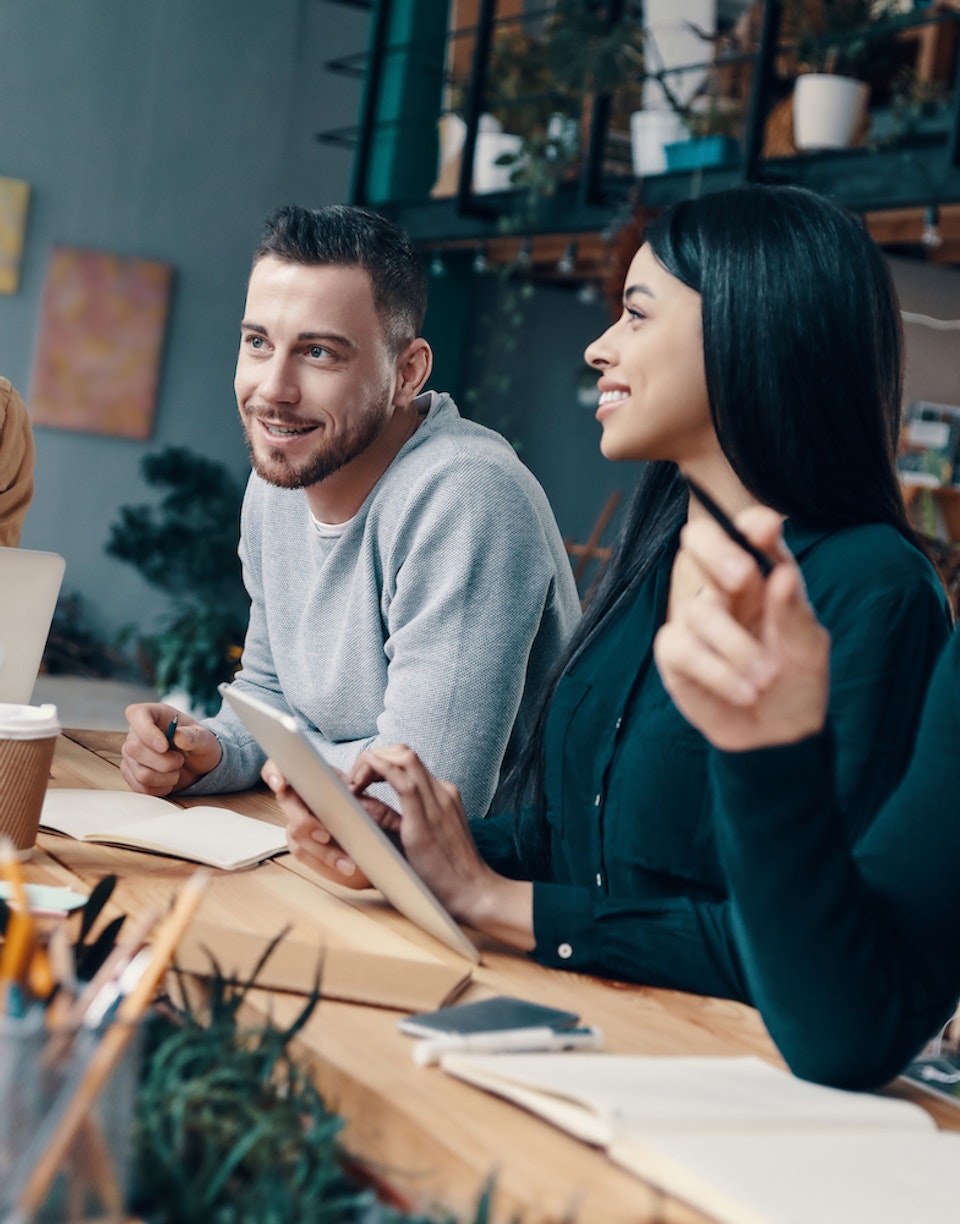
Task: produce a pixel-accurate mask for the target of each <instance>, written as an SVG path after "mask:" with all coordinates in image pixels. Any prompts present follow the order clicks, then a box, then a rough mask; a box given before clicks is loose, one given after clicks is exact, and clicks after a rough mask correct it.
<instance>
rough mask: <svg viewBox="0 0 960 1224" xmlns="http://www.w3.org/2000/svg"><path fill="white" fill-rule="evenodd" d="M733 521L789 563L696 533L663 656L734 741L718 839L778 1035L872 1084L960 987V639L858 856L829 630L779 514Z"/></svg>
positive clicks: (950, 649) (688, 542) (825, 1077)
mask: <svg viewBox="0 0 960 1224" xmlns="http://www.w3.org/2000/svg"><path fill="white" fill-rule="evenodd" d="M739 522H740V525H741V526H742V528H743V529H744V531H745V532H746V533H747V534H748V536H749V538H750V539H751V540H752V541H753V542H754V543H755V544H757V545H759V546H760V547H761V548H763V549H764V550H765V551H767V552H768V553H770V552H773V553H775V554H776V555H779V557H780V558H781V560H780V564H778V565H777V567H776V568H775V569H774V571H773V573H772V574H771V576H770V579H769V581H768V582H767V583H764V582H763V580H762V579H761V578H760V575H759V572H758V571H757V568H756V566H755V565H753V563H752V562H751V561H750V559H749V558H748V557H747V556H746V554H745V553H744V552H743V551H742V550H741V549H739V548H738V547H737V545H736V544H734V543H732V542H731V541H730V540H728V539H726V538H725V537H724V536H723V534H722V533H721V532H720V531H719V529H718V528H717V527H716V526H715V525H714V524H712V523H698V524H696V525H693V526H691V528H690V530H689V531H688V532H687V533H686V534H685V535H684V547H683V555H684V556H686V557H687V558H688V559H689V561H690V562H691V564H693V565H694V566H695V567H696V568H697V570H698V572H699V573H700V575H701V577H702V578H703V582H704V588H705V589H704V592H703V595H702V596H701V597H699V598H697V599H694V600H691V601H690V603H689V604H688V605H687V607H686V608H685V609H684V612H683V614H682V615H681V616H679V617H678V618H677V619H676V620H675V621H674V623H673V624H671V625H668V626H665V627H664V628H663V629H662V630H661V631H660V633H659V634H658V636H657V643H656V655H657V663H658V666H659V669H660V672H661V674H662V676H663V680H664V683H665V685H666V686H667V688H668V689H669V691H670V692H671V694H672V695H673V698H674V700H675V701H676V703H677V704H678V705H679V706H680V708H681V709H682V711H683V713H684V714H685V715H686V717H687V718H688V719H690V721H691V722H692V723H694V725H695V726H697V727H698V728H699V729H700V730H701V731H702V732H703V734H704V735H706V736H707V737H708V738H709V739H710V740H711V741H712V742H713V743H714V744H716V745H717V746H718V747H720V748H724V749H727V751H725V752H718V753H716V754H715V756H714V760H713V762H712V765H713V768H712V775H713V782H714V794H715V829H716V834H717V840H718V843H719V847H720V852H721V858H722V861H723V866H724V872H725V875H726V879H727V883H728V886H729V888H730V892H731V895H732V897H733V898H734V901H735V904H736V911H737V921H736V926H737V937H738V941H739V945H740V949H741V955H742V959H743V962H744V967H745V973H746V977H747V980H748V982H749V986H750V993H751V997H752V998H753V999H754V1001H755V1002H756V1004H757V1006H758V1007H759V1008H760V1011H761V1013H762V1015H763V1019H764V1022H765V1023H766V1026H767V1028H768V1030H769V1032H770V1035H771V1036H772V1037H773V1039H774V1041H775V1042H776V1043H777V1045H778V1046H779V1048H780V1051H781V1053H782V1054H783V1056H784V1058H785V1059H786V1061H787V1062H788V1064H789V1065H790V1067H791V1068H792V1069H793V1070H794V1071H795V1072H796V1073H797V1074H798V1075H802V1076H804V1077H806V1078H808V1079H814V1080H820V1081H823V1082H824V1083H829V1084H835V1085H837V1086H839V1087H848V1088H873V1087H875V1086H877V1085H879V1084H882V1083H884V1082H886V1081H887V1080H889V1079H891V1078H892V1077H893V1076H894V1075H896V1074H897V1073H898V1072H899V1071H900V1070H901V1069H902V1068H903V1066H904V1064H905V1063H906V1062H907V1061H908V1060H909V1059H910V1058H912V1057H913V1056H914V1054H915V1053H916V1052H917V1050H918V1049H919V1048H920V1046H921V1045H922V1044H923V1043H924V1042H925V1041H926V1039H927V1038H929V1037H930V1036H931V1035H932V1034H933V1033H934V1032H935V1031H936V1030H937V1029H939V1028H940V1027H941V1026H942V1025H943V1023H944V1022H945V1021H946V1020H947V1018H948V1017H949V1016H950V1015H951V1014H952V1013H953V1010H954V1007H955V1004H956V999H957V996H958V994H960V964H958V959H957V948H958V947H960V899H958V893H957V881H958V879H960V822H958V820H957V818H956V804H955V798H954V796H955V795H956V792H957V789H958V788H960V757H958V754H957V750H956V744H957V735H956V726H957V718H958V715H960V702H958V698H957V693H958V691H960V637H958V635H957V634H954V635H953V637H952V639H951V640H950V643H949V645H948V646H947V647H946V649H945V650H944V652H943V655H942V657H941V660H940V662H939V664H938V666H937V669H936V671H935V673H934V677H933V680H932V681H931V684H930V691H929V695H928V697H927V702H926V706H925V708H924V714H923V720H922V722H921V724H920V729H919V732H918V734H917V743H916V749H915V752H914V755H913V759H912V761H911V763H910V766H909V768H908V770H907V772H906V775H905V776H904V778H903V781H902V782H901V783H900V785H899V786H898V787H897V789H896V791H895V792H894V793H893V795H892V796H891V797H890V798H889V800H888V801H887V802H886V803H885V804H884V806H883V807H882V809H881V810H880V812H879V814H878V815H877V817H876V818H875V819H874V821H873V823H872V824H871V825H870V826H869V827H868V828H867V829H866V830H865V831H864V832H863V834H862V835H861V836H860V837H858V838H857V840H856V841H855V842H854V844H853V846H849V845H848V844H847V843H846V841H845V840H844V839H843V838H842V837H841V836H839V828H840V819H839V810H838V807H839V805H838V801H837V796H836V793H835V785H834V770H833V758H834V753H835V746H834V743H833V734H832V728H831V726H830V724H829V722H828V720H827V705H828V700H829V675H828V673H829V655H830V644H829V635H828V634H827V632H826V631H825V630H824V629H823V628H822V626H821V625H820V624H818V622H817V619H816V616H815V614H814V611H813V609H812V608H811V606H810V603H809V601H808V599H807V598H806V594H805V591H804V585H803V578H802V576H801V574H800V570H799V568H798V567H797V564H796V562H795V561H794V560H793V558H792V557H791V556H790V554H789V552H788V550H786V549H785V548H784V547H783V543H782V539H781V530H780V523H779V517H778V516H777V515H776V514H774V513H773V512H771V511H769V510H761V509H756V508H754V509H751V510H748V511H747V512H746V513H745V514H744V515H743V517H742V518H741V519H740V520H739ZM758 664H760V667H759V669H758ZM760 673H763V675H764V679H763V681H762V682H761V683H758V682H757V679H756V677H757V676H758V674H760Z"/></svg>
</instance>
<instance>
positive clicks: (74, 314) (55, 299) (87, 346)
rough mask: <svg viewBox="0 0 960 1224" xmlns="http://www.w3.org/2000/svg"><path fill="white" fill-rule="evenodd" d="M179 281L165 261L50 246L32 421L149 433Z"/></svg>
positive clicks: (130, 434) (126, 434)
mask: <svg viewBox="0 0 960 1224" xmlns="http://www.w3.org/2000/svg"><path fill="white" fill-rule="evenodd" d="M172 281H173V267H172V265H171V264H168V263H160V262H157V261H155V260H148V259H138V258H135V257H133V256H129V255H113V254H109V253H107V252H104V251H92V250H86V249H82V248H79V247H66V246H55V247H53V248H52V249H51V252H50V260H49V263H48V265H47V276H46V280H45V282H44V287H43V296H42V299H41V303H40V325H39V330H38V335H37V347H36V352H35V354H34V361H33V373H32V376H31V380H30V412H31V417H32V420H33V424H34V425H44V426H48V427H50V428H54V429H73V430H77V431H79V432H82V433H97V434H107V435H109V436H112V437H117V438H135V439H141V440H146V439H148V438H149V437H150V435H151V433H152V431H153V416H154V411H155V409H156V398H157V388H158V386H159V382H160V360H161V355H162V351H163V338H164V332H165V330H166V324H167V315H168V312H169V305H170V289H171V285H172Z"/></svg>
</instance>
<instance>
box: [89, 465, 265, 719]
mask: <svg viewBox="0 0 960 1224" xmlns="http://www.w3.org/2000/svg"><path fill="white" fill-rule="evenodd" d="M141 469H142V471H143V474H144V478H145V480H146V482H147V484H149V485H151V486H154V487H160V488H163V487H165V488H166V489H167V492H166V494H165V496H164V497H163V498H162V499H161V501H160V503H159V505H158V506H156V507H154V506H121V508H120V511H119V519H118V520H117V521H116V522H115V523H113V524H112V526H111V529H110V536H109V538H108V540H107V543H106V545H105V551H106V553H107V555H108V556H111V557H116V558H118V559H119V560H121V561H128V562H130V564H131V565H134V566H136V568H137V569H138V570H139V571H140V573H141V575H142V576H143V578H144V579H145V580H146V581H147V582H148V583H149V584H150V585H151V586H154V587H156V588H158V589H159V590H162V591H165V592H167V594H168V595H169V596H170V608H169V610H168V612H167V614H166V615H165V617H163V618H162V620H161V622H160V627H159V631H158V632H157V633H154V634H145V635H141V636H139V638H138V647H139V650H140V653H141V656H142V658H143V661H144V664H145V667H146V670H147V671H148V672H149V673H151V674H152V680H153V683H154V685H155V687H156V688H157V691H158V692H160V693H168V692H170V691H171V690H175V691H178V692H182V693H183V694H184V695H185V703H186V704H189V706H190V707H191V711H192V712H195V713H197V714H198V715H202V714H205V713H212V712H213V711H214V710H215V709H216V708H217V707H218V706H219V704H220V699H219V696H218V693H217V685H218V684H220V683H221V682H222V681H226V680H230V679H231V677H232V676H233V673H234V672H235V671H236V669H237V665H238V663H239V659H240V649H241V643H242V642H243V636H244V633H245V631H246V625H247V615H248V609H249V603H248V600H247V596H246V591H245V589H244V586H243V581H242V578H241V575H240V563H239V560H238V558H237V542H238V538H239V531H240V526H239V524H240V501H241V498H242V489H241V488H240V486H239V484H238V482H237V481H235V480H234V479H233V477H232V476H231V474H230V473H229V472H228V471H227V469H226V468H225V467H224V466H223V465H222V464H220V463H216V462H214V461H213V460H210V459H205V458H203V457H202V456H200V455H195V454H193V453H192V452H191V451H189V450H186V449H185V448H183V447H177V446H170V447H167V448H166V449H165V450H163V451H160V452H159V453H157V454H155V455H147V456H145V458H144V459H143V461H142V464H141Z"/></svg>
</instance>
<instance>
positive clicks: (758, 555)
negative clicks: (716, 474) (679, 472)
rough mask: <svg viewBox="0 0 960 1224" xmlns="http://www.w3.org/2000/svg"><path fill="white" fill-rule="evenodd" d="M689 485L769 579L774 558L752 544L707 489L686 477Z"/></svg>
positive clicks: (696, 496) (691, 490) (701, 502)
mask: <svg viewBox="0 0 960 1224" xmlns="http://www.w3.org/2000/svg"><path fill="white" fill-rule="evenodd" d="M686 481H687V485H688V487H689V489H690V492H691V493H692V494H693V495H694V497H695V498H696V499H697V501H698V502H699V503H700V505H701V506H703V508H704V510H706V512H707V513H708V514H709V515H710V517H711V518H713V519H714V520H715V521H716V522H717V523H719V524H720V526H721V527H722V528H723V530H724V531H725V532H726V533H727V535H728V536H729V537H730V539H731V540H733V542H734V544H739V545H740V547H741V548H742V549H743V550H744V552H748V553H749V554H750V556H751V557H753V559H754V561H756V563H757V569H758V570H759V571H760V573H761V574H762V575H763V576H764V578H768V577H769V576H770V574H771V573H772V571H773V567H774V566H775V565H776V564H777V563H776V561H774V559H773V558H772V557H768V556H767V554H766V553H765V552H762V551H761V550H760V549H759V548H757V546H756V545H755V544H751V543H750V541H749V540H748V539H747V537H746V536H745V535H744V534H743V532H742V531H741V530H740V529H739V528H738V527H735V526H734V524H733V522H732V521H731V520H730V518H729V517H728V515H726V514H724V512H723V511H722V510H721V509H720V507H719V506H718V505H717V503H716V502H715V501H714V500H713V498H712V497H711V496H710V494H709V493H708V492H707V491H706V489H701V487H700V486H699V485H698V484H697V482H696V481H695V480H691V479H690V477H689V476H687V477H686Z"/></svg>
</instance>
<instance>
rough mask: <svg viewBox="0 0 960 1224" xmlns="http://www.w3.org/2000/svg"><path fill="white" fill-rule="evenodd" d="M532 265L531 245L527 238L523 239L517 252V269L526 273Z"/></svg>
mask: <svg viewBox="0 0 960 1224" xmlns="http://www.w3.org/2000/svg"><path fill="white" fill-rule="evenodd" d="M532 263H533V245H532V243H531V242H530V239H529V238H524V240H523V244H522V246H521V247H520V250H519V251H518V252H517V267H518V268H522V269H523V270H524V271H526V269H527V268H529V267H530V265H531V264H532Z"/></svg>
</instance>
